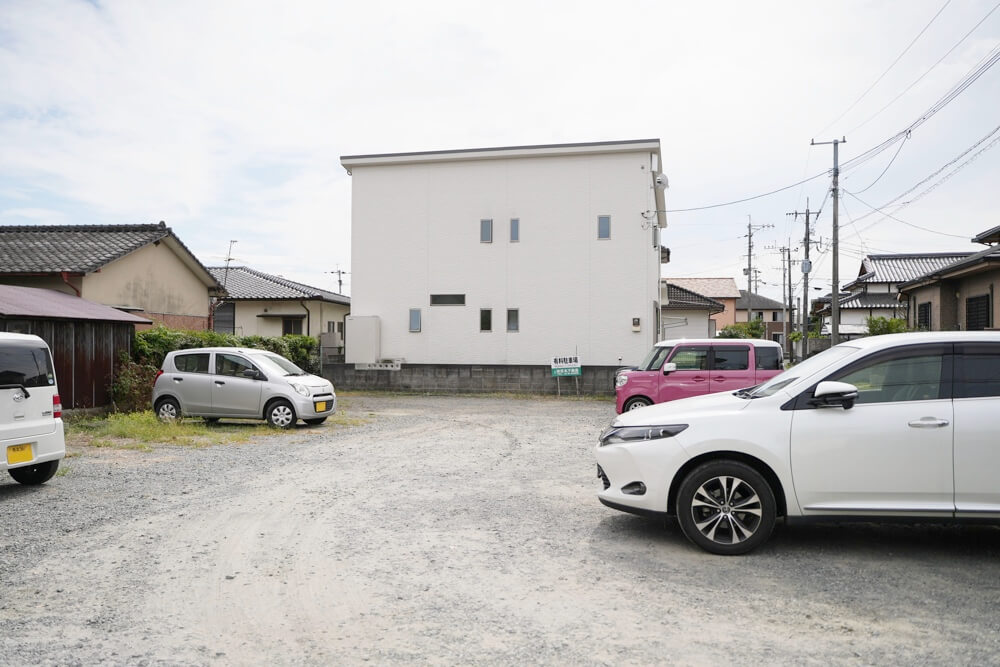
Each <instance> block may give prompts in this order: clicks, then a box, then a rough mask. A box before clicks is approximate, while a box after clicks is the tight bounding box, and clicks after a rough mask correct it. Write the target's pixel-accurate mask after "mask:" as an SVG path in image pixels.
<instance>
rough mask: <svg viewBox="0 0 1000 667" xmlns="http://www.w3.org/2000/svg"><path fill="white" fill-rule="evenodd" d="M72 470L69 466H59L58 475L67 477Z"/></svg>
mask: <svg viewBox="0 0 1000 667" xmlns="http://www.w3.org/2000/svg"><path fill="white" fill-rule="evenodd" d="M70 470H72V468H70V467H69V466H59V470H56V477H65V476H66V475H68V474H69V471H70Z"/></svg>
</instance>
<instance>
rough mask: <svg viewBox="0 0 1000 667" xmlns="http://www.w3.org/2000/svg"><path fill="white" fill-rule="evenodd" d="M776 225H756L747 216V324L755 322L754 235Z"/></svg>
mask: <svg viewBox="0 0 1000 667" xmlns="http://www.w3.org/2000/svg"><path fill="white" fill-rule="evenodd" d="M768 227H774V225H754V224H752V223H751V221H750V216H749V215H748V216H747V324H750V322H752V321H753V289H752V288H753V233H754V232H755V231H756V230H758V229H767V228H768Z"/></svg>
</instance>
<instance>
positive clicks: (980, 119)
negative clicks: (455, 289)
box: [0, 0, 1000, 298]
mask: <svg viewBox="0 0 1000 667" xmlns="http://www.w3.org/2000/svg"><path fill="white" fill-rule="evenodd" d="M996 8H997V3H996V2H995V1H994V0H985V1H976V0H954V1H952V2H945V0H900V1H884V2H861V1H857V0H848V1H844V2H802V1H801V0H795V1H792V2H745V1H743V2H691V1H689V2H675V1H665V0H658V1H657V2H619V3H609V2H606V1H604V2H580V1H577V2H572V3H568V2H566V3H563V2H558V3H557V2H550V3H539V2H537V0H533V1H532V2H518V1H514V2H511V1H507V2H503V3H481V2H472V1H469V0H463V1H462V2H436V1H434V0H425V1H424V2H377V1H376V2H363V3H359V2H350V3H348V2H332V1H319V0H317V1H315V2H307V1H305V0H301V1H295V0H287V1H285V2H260V1H252V0H238V1H232V2H221V1H220V2H216V1H211V0H199V1H198V2H184V1H179V0H171V1H170V2H156V1H152V0H149V1H140V0H108V1H105V0H99V1H95V2H83V1H80V0H23V1H22V0H0V224H5V225H12V224H76V223H80V224H124V223H128V224H137V223H151V222H158V221H159V220H165V221H166V222H167V224H168V225H169V226H170V227H172V228H173V229H174V231H175V233H176V234H177V235H178V236H179V237H180V239H181V240H182V241H183V242H184V243H185V244H186V245H187V246H188V247H189V248H190V249H191V250H192V251H193V252H194V253H195V254H196V255H197V256H198V258H199V259H201V260H202V262H204V263H205V264H208V265H215V264H221V263H222V262H223V260H224V258H225V256H226V252H227V249H228V247H229V241H230V240H232V239H236V240H237V241H238V243H237V244H236V245H235V246H234V248H233V256H234V257H235V258H236V260H235V261H236V262H237V263H240V264H246V265H249V266H251V267H253V268H256V269H259V270H262V271H266V272H269V273H275V274H280V275H284V276H286V277H288V278H292V279H295V280H299V281H302V282H305V283H308V284H311V285H315V286H319V287H325V288H327V289H334V290H336V289H337V279H336V276H335V275H333V274H331V273H327V272H330V271H334V270H335V269H337V268H338V267H339V268H340V269H343V270H347V271H349V270H350V186H351V183H350V177H349V176H348V175H347V174H346V172H345V171H344V170H343V168H342V167H341V166H340V163H339V158H340V156H341V155H352V154H366V153H383V152H406V151H423V150H442V149H457V148H478V147H487V146H507V145H524V144H549V143H567V142H589V141H610V140H622V139H647V138H659V139H660V141H661V144H662V153H663V159H664V163H665V171H666V173H667V175H668V176H669V179H670V189H669V190H668V191H667V208H668V209H671V210H676V209H687V208H695V207H703V206H710V205H714V204H719V203H725V202H730V201H734V200H740V199H744V198H748V197H753V196H755V195H759V194H761V193H766V192H770V191H773V190H778V189H780V188H784V187H786V186H788V185H790V184H793V183H796V182H798V181H801V180H803V179H805V178H808V177H810V176H814V175H821V176H820V177H819V178H816V179H814V180H812V181H809V182H808V183H806V184H804V185H802V186H798V187H793V188H789V189H786V190H783V191H781V192H779V193H778V194H775V195H772V196H768V197H763V198H759V199H754V200H751V201H746V202H743V203H739V204H735V205H731V206H724V207H718V208H709V209H705V210H700V211H689V212H673V213H670V214H668V225H669V228H668V229H667V231H666V234H665V235H664V243H665V245H668V246H669V247H670V248H671V250H672V252H673V255H672V261H671V263H670V264H669V265H667V266H666V267H665V269H664V276H665V277H681V276H686V277H732V278H734V279H736V280H737V282H738V283H739V284H740V286H741V287H745V278H744V276H743V269H744V268H745V267H746V252H747V247H746V246H747V239H746V233H747V221H748V216H749V220H750V221H751V222H752V223H753V224H754V225H755V226H762V225H773V227H763V228H761V229H759V230H757V231H755V235H754V240H755V246H756V247H755V260H754V264H755V266H757V267H759V268H760V269H761V270H762V274H761V279H762V281H763V284H761V286H760V290H759V291H760V292H761V293H764V294H767V295H770V296H773V297H777V298H780V293H781V271H780V269H779V268H778V267H780V257H779V254H778V252H777V251H776V250H770V249H768V246H771V247H780V246H784V245H789V241H791V246H792V247H797V248H799V250H798V252H797V253H793V255H792V257H793V259H794V258H801V257H802V256H803V252H802V249H801V247H800V246H801V241H802V236H803V231H804V226H803V222H802V219H801V218H799V219H798V221H796V220H794V219H793V218H792V217H790V216H787V215H785V214H786V213H787V212H790V211H795V210H799V211H804V209H805V207H806V203H807V199H808V202H809V204H810V206H811V208H812V210H814V211H815V210H816V209H817V208H819V207H820V205H821V203H823V202H824V199H826V201H825V204H823V209H822V213H821V215H820V218H819V221H818V224H817V230H816V232H817V236H818V237H821V238H822V239H823V241H824V243H823V244H822V245H821V246H819V247H816V248H814V249H813V252H812V257H813V259H814V260H815V266H814V273H813V278H812V280H813V282H814V284H815V283H817V282H818V283H819V284H820V285H822V286H824V287H825V289H826V290H827V291H828V290H829V289H830V267H831V264H832V262H831V259H830V257H831V253H830V251H829V239H830V235H831V229H832V226H831V220H832V217H831V213H832V206H831V204H830V200H829V199H828V198H825V195H826V193H827V192H828V190H829V186H830V179H829V174H828V172H829V170H830V168H831V167H832V163H833V150H832V147H831V146H828V145H826V146H816V147H810V140H812V139H814V138H815V139H816V140H817V141H829V140H832V139H834V138H842V137H846V139H847V143H846V144H843V145H842V146H840V160H841V163H842V164H845V165H850V163H849V161H850V160H851V159H853V158H857V157H859V156H861V155H864V154H865V153H866V151H868V150H869V149H871V148H873V147H876V146H878V145H880V144H882V143H883V142H884V141H885V140H887V139H890V138H892V137H894V136H896V135H897V134H898V133H900V132H901V131H903V130H905V129H906V128H908V127H910V126H912V125H913V124H914V123H915V122H917V121H919V120H920V119H921V118H923V117H924V116H925V114H927V112H929V111H932V110H934V109H935V106H936V105H937V103H938V102H939V101H941V100H943V99H945V96H946V95H947V94H948V93H949V92H950V91H952V90H953V89H954V88H955V86H957V85H958V84H961V83H963V82H966V83H968V80H969V75H970V73H971V72H973V71H974V70H975V68H976V67H977V65H983V64H988V63H989V62H990V60H989V59H990V58H991V57H993V56H996V55H997V53H998V52H997V49H998V48H1000V10H997V11H993V10H996ZM991 11H992V14H991V13H990V12H991ZM935 16H936V18H935ZM984 17H987V18H985V20H983V19H984ZM980 21H982V23H981V24H980V25H979V26H978V28H975V26H976V25H977V24H979V23H980ZM925 28H926V30H925ZM973 28H975V30H973ZM921 31H923V33H922V34H921ZM970 31H972V32H971V34H970ZM918 35H920V36H919V38H917V36H918ZM914 38H917V39H916V41H914ZM963 38H964V41H963ZM911 44H912V45H911ZM956 45H957V46H956ZM908 47H909V50H907V48H908ZM904 51H905V53H904ZM949 51H950V53H949ZM901 54H902V57H900V56H901ZM946 54H947V55H946ZM897 59H898V61H897ZM894 61H897V62H895V65H893V63H894ZM939 61H940V62H939ZM936 63H938V64H936ZM935 64H936V66H935ZM890 66H891V67H890ZM883 75H884V76H883ZM914 82H916V83H914ZM873 84H875V85H874V86H873ZM904 91H906V92H905V93H904ZM887 105H888V106H887ZM883 109H884V110H883ZM998 126H1000V67H992V68H991V69H988V70H987V71H985V73H983V74H982V75H981V76H980V77H979V78H978V79H977V80H975V81H974V82H972V83H971V84H969V85H968V87H967V88H966V89H965V90H964V91H963V92H962V93H961V94H960V95H959V96H958V97H956V98H954V100H952V101H950V102H948V103H947V104H944V105H943V106H942V107H941V108H940V109H939V110H937V111H936V113H933V114H931V115H930V116H929V117H928V118H927V119H926V120H925V121H924V122H922V123H919V126H918V127H915V128H914V129H913V130H912V132H910V134H909V138H908V139H905V140H900V141H897V142H896V143H894V144H891V145H890V146H889V147H888V148H887V149H886V150H884V151H882V152H880V153H878V154H877V155H875V156H874V157H872V158H871V159H869V160H867V161H864V162H863V163H862V164H860V165H856V166H853V168H848V169H845V171H844V173H843V174H842V186H843V188H844V189H845V190H847V191H848V192H852V193H853V194H844V195H843V198H842V206H841V221H840V222H841V226H842V228H841V240H842V241H843V247H842V250H841V255H840V257H841V262H840V266H841V268H840V273H841V278H842V283H843V282H847V281H848V280H850V279H851V278H853V277H854V276H856V274H857V272H858V268H859V266H860V259H861V257H862V256H863V255H864V254H865V253H880V252H929V251H943V250H966V251H971V250H977V249H981V247H982V246H975V245H973V244H971V243H970V242H969V240H968V239H969V238H970V237H972V236H973V235H975V234H976V233H978V232H980V231H983V230H985V229H989V228H991V227H994V226H997V225H1000V215H998V214H997V213H996V211H997V203H996V197H997V193H998V192H1000V149H997V148H994V146H995V144H993V143H992V142H993V140H995V139H997V138H998V137H1000V130H998ZM984 137H986V140H985V141H984V142H983V143H981V144H979V146H978V147H977V148H975V149H974V150H973V151H972V152H970V153H968V154H967V155H966V156H965V157H963V158H960V159H959V160H958V161H957V162H955V163H954V164H953V165H952V166H951V167H948V168H946V169H945V170H944V171H941V172H940V173H939V174H937V175H936V176H932V175H934V174H935V172H937V171H938V170H940V169H941V168H942V167H944V166H945V165H947V164H948V163H949V162H951V161H953V160H955V158H956V157H958V156H959V155H961V154H962V153H963V152H964V151H966V150H967V149H969V148H970V147H972V146H974V145H975V144H976V143H977V142H979V141H980V140H982V139H983V138H984ZM989 148H993V149H992V150H989ZM982 149H987V150H985V151H984V152H981V153H979V152H978V151H980V150H982ZM970 158H974V159H973V160H972V161H971V162H968V163H967V164H966V161H968V160H969V159H970ZM890 163H891V164H890ZM887 165H889V167H888V169H886V167H887ZM961 165H965V166H964V167H961ZM958 167H961V168H960V169H958V171H954V170H955V169H956V168H958ZM883 171H884V175H881V177H880V174H882V172H883ZM953 171H954V174H953V175H951V176H950V177H949V174H952V172H953ZM928 177H931V178H929V179H928ZM925 179H928V180H926V182H925V183H923V184H922V185H919V186H918V187H917V188H916V189H913V190H912V192H910V193H909V194H906V195H905V196H903V197H902V198H900V199H898V200H896V199H897V198H898V197H899V196H900V195H903V194H904V193H906V192H907V191H908V190H911V189H912V188H914V186H915V185H918V184H919V183H921V181H924V180H925ZM942 179H943V180H942ZM935 185H936V187H935ZM925 191H927V192H925ZM894 200H896V201H894ZM911 200H912V202H911V203H909V204H907V205H905V206H903V207H902V208H898V209H897V208H896V207H897V206H898V205H899V204H902V203H905V202H908V201H911ZM890 203H892V206H890V208H888V209H885V208H884V207H885V206H887V205H889V204H890ZM869 206H872V207H876V208H883V209H884V210H887V211H888V212H890V213H892V215H893V217H894V218H896V219H892V218H886V217H885V216H883V215H882V214H874V215H868V217H865V218H864V219H861V220H858V221H857V222H853V221H854V220H856V219H858V218H861V216H864V215H866V214H869V213H871V212H872V211H871V209H870V208H868V207H869ZM920 228H923V229H920ZM925 230H926V231H925ZM800 276H801V273H800V272H799V269H798V267H796V268H795V270H794V279H795V281H796V282H797V281H798V280H799V278H800ZM345 280H346V282H345V284H344V290H343V291H344V292H345V293H348V294H349V293H350V276H349V275H348V276H346V277H345ZM816 294H818V292H817V293H816Z"/></svg>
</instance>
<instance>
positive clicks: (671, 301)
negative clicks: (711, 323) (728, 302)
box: [663, 282, 726, 313]
mask: <svg viewBox="0 0 1000 667" xmlns="http://www.w3.org/2000/svg"><path fill="white" fill-rule="evenodd" d="M666 287H667V303H666V304H664V306H663V308H664V309H665V310H682V309H683V310H707V311H709V312H710V313H721V312H722V311H724V310H725V309H726V307H725V305H723V304H721V303H719V302H718V301H716V300H715V299H709V298H708V297H707V296H702V295H701V294H698V293H697V292H692V291H691V290H689V289H684V288H683V287H680V286H679V285H674V284H673V283H672V282H667V283H666Z"/></svg>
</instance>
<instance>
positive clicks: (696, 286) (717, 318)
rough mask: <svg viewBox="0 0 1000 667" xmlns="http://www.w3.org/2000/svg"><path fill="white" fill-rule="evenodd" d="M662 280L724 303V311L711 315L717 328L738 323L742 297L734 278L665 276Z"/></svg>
mask: <svg viewBox="0 0 1000 667" xmlns="http://www.w3.org/2000/svg"><path fill="white" fill-rule="evenodd" d="M662 282H664V283H670V284H672V285H675V286H676V287H680V288H683V289H686V290H689V291H691V292H694V293H696V294H700V295H701V296H706V297H708V298H709V299H713V300H715V301H718V302H719V303H721V304H722V305H723V310H722V312H718V313H714V314H712V316H711V318H712V320H713V321H714V322H715V328H716V329H722V328H723V327H727V326H729V325H730V324H735V323H736V300H737V299H739V298H740V290H739V288H738V287H736V281H735V280H733V279H732V278H665V279H664V280H663V281H662ZM661 300H662V299H661ZM713 335H714V334H713Z"/></svg>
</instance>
